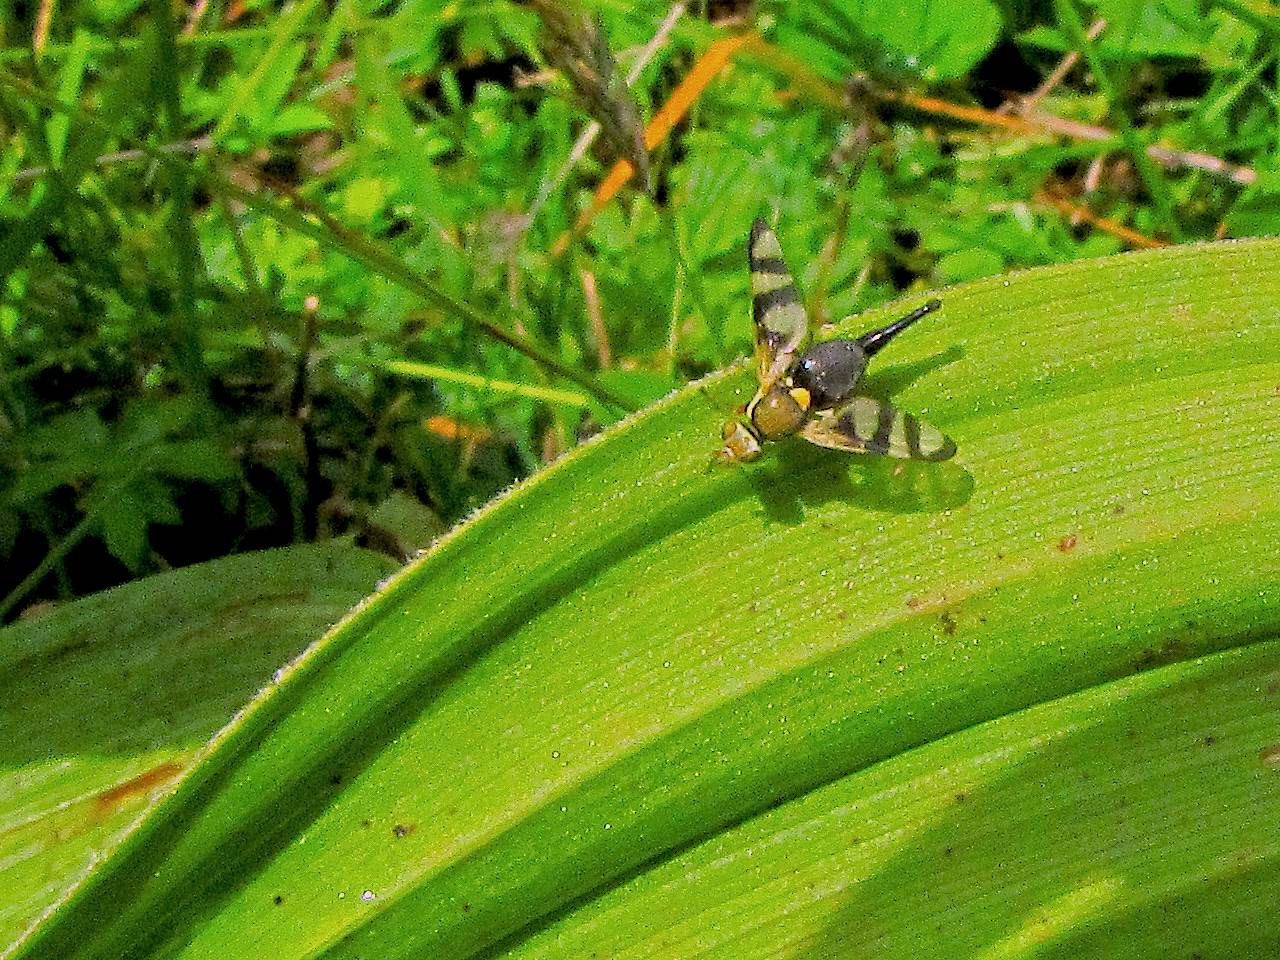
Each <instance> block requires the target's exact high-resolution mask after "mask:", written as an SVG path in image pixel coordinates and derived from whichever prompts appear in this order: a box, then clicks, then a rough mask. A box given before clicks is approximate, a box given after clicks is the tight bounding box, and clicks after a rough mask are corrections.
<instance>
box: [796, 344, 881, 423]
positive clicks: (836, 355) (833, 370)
mask: <svg viewBox="0 0 1280 960" xmlns="http://www.w3.org/2000/svg"><path fill="white" fill-rule="evenodd" d="M866 369H867V353H866V351H865V350H864V349H863V348H862V346H861V344H859V343H858V342H857V341H855V340H824V341H823V342H822V343H815V344H814V345H813V346H812V347H810V348H809V349H808V350H806V351H805V352H804V354H803V355H801V357H800V359H799V360H798V361H797V362H796V365H795V369H793V370H792V371H791V382H792V384H794V385H795V386H796V387H800V388H802V389H804V390H807V391H809V396H810V402H811V405H812V407H813V409H815V410H830V409H831V408H832V407H834V406H836V405H837V404H839V403H842V402H843V401H844V400H846V399H847V398H848V397H850V396H851V395H852V394H853V390H854V388H855V387H856V386H857V385H858V381H859V380H861V379H862V373H863V371H864V370H866Z"/></svg>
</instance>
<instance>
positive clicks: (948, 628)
mask: <svg viewBox="0 0 1280 960" xmlns="http://www.w3.org/2000/svg"><path fill="white" fill-rule="evenodd" d="M939 619H940V620H941V621H942V632H943V633H945V634H946V635H947V636H948V637H954V636H955V635H956V615H955V614H954V613H952V612H951V611H950V610H944V611H942V616H941V617H940V618H939Z"/></svg>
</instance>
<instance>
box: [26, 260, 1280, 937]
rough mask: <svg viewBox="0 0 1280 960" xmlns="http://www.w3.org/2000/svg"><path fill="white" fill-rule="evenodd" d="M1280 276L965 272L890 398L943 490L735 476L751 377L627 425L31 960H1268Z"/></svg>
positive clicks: (494, 530)
mask: <svg viewBox="0 0 1280 960" xmlns="http://www.w3.org/2000/svg"><path fill="white" fill-rule="evenodd" d="M1278 265H1280V241H1275V240H1258V241H1246V242H1238V243H1227V244H1216V245H1210V246H1202V247H1179V248H1171V249H1167V250H1160V251H1154V252H1144V253H1138V254H1131V255H1126V256H1121V257H1115V258H1111V259H1107V260H1100V261H1093V262H1084V263H1075V264H1071V265H1067V266H1060V267H1050V268H1045V269H1038V270H1032V271H1028V272H1025V273H1021V274H1014V275H1007V276H1002V277H995V278H991V279H988V280H984V281H980V282H977V283H974V284H971V285H968V286H964V287H957V288H955V289H952V290H949V291H946V292H945V293H943V294H942V299H943V302H944V304H945V309H944V311H943V312H942V313H941V314H940V315H939V316H938V317H937V318H931V319H930V321H929V322H928V323H922V324H920V325H919V326H917V327H915V328H913V329H912V330H911V331H910V333H909V334H906V335H904V336H903V337H902V338H901V339H900V340H899V341H896V342H895V343H894V345H893V348H892V350H891V351H887V352H886V354H885V355H881V356H880V357H877V360H876V366H875V372H874V374H873V375H872V377H871V378H870V382H869V384H868V390H869V392H871V393H873V394H879V395H881V396H892V397H893V398H894V399H895V402H896V403H897V404H899V405H900V406H901V407H902V408H903V409H905V410H911V411H913V412H916V413H919V414H921V415H922V416H926V417H927V418H928V419H929V420H930V421H931V422H933V423H935V424H936V425H937V426H939V427H940V428H942V429H944V430H945V431H947V432H948V433H949V434H950V435H951V436H952V437H953V438H954V439H955V440H956V442H957V443H958V445H959V450H960V452H959V456H958V457H957V459H956V461H955V462H952V463H948V464H940V465H927V464H914V465H913V464H907V465H905V466H904V465H900V464H894V463H886V462H883V461H880V460H873V459H860V458H857V457H849V456H842V455H836V454H832V453H830V452H829V451H824V450H819V449H816V448H812V447H809V446H807V445H804V444H802V443H800V442H795V443H784V444H777V445H775V449H774V451H773V452H772V454H771V456H770V457H769V458H768V459H766V460H765V461H762V462H761V463H759V464H757V465H755V466H753V467H750V468H745V469H735V470H725V469H712V468H711V466H710V463H709V460H710V454H711V451H712V450H713V449H714V448H715V446H716V445H717V440H718V434H719V424H720V422H721V421H722V420H723V419H724V418H725V417H726V416H727V415H729V414H730V413H731V412H732V411H733V409H734V408H735V407H736V406H737V405H738V404H741V403H742V402H743V401H744V400H745V399H747V397H748V396H749V394H750V390H751V387H752V383H751V378H750V375H749V373H748V371H747V367H746V365H745V364H743V365H740V366H738V367H735V368H734V369H732V370H730V371H728V372H726V373H723V374H718V375H716V376H713V377H711V378H708V379H707V380H706V381H704V382H702V383H701V384H698V385H695V386H693V387H691V388H689V389H686V390H684V391H681V392H680V393H677V394H675V395H674V396H672V397H671V398H669V399H667V400H664V401H662V402H661V403H659V404H658V405H657V406H655V407H654V408H651V409H650V410H648V411H646V412H645V413H644V414H642V415H639V416H636V417H633V418H631V419H629V420H627V421H624V422H623V423H622V424H621V425H619V426H618V427H617V428H615V429H613V430H612V431H610V432H609V433H608V434H606V435H605V437H603V438H602V439H601V440H599V441H597V442H594V443H590V444H587V445H586V446H584V447H583V448H581V449H579V450H576V451H574V452H573V453H571V454H569V455H568V456H566V457H564V458H563V459H562V460H561V461H559V462H558V463H557V465H556V466H555V467H553V468H552V469H549V470H547V471H546V472H544V473H543V474H541V475H540V476H539V477H537V478H535V479H534V480H533V481H531V482H529V483H527V484H525V485H523V486H521V487H519V488H517V489H516V490H515V491H514V492H513V493H512V494H510V495H509V496H507V497H506V498H505V499H503V500H502V501H500V502H499V503H497V504H495V505H493V506H492V507H490V508H488V509H485V510H483V511H481V512H480V513H479V514H478V515H477V516H476V517H474V518H473V519H472V520H471V521H470V522H469V523H467V524H466V525H464V526H463V527H462V528H460V529H459V530H457V531H455V532H454V533H453V534H451V535H449V536H446V537H445V538H444V539H443V540H442V541H441V542H440V543H439V544H438V545H437V546H436V547H435V548H434V549H433V550H432V552H431V553H430V554H428V555H427V556H426V557H425V558H424V559H423V560H422V561H421V562H420V563H418V564H415V565H414V566H412V567H410V568H409V569H408V570H407V571H405V572H404V573H403V574H401V575H400V576H398V577H397V578H396V579H395V581H394V582H393V583H392V584H391V585H390V586H389V587H388V589H386V590H385V591H384V592H382V593H381V594H380V595H379V596H378V597H376V598H374V599H373V600H372V601H371V602H370V603H368V604H366V605H365V606H363V607H362V608H361V609H360V610H359V611H357V612H356V613H355V614H354V615H353V616H352V617H350V618H349V619H348V620H346V621H345V622H344V623H343V624H341V625H340V626H339V627H338V628H336V629H335V630H334V631H333V632H332V633H331V634H330V635H329V636H328V638H327V639H326V640H325V641H324V642H323V643H322V644H321V645H319V646H318V647H316V648H315V649H313V650H312V651H310V652H309V653H308V655H307V656H305V657H304V658H303V659H302V660H300V661H299V662H298V663H297V664H296V665H295V666H294V667H292V668H291V669H289V670H288V671H286V672H285V673H284V674H283V675H282V677H281V678H280V681H279V683H277V684H274V685H273V686H272V687H271V688H270V689H268V690H267V691H265V692H264V694H263V695H262V696H261V697H260V698H259V699H257V700H256V701H255V702H254V704H253V705H252V706H251V707H250V708H249V709H247V710H246V711H245V712H244V713H242V714H241V715H239V716H238V717H237V718H236V720H235V721H234V722H233V723H232V725H231V726H230V727H228V729H227V730H226V731H225V732H224V734H223V735H222V736H221V737H220V738H219V741H218V743H217V745H216V748H215V749H214V750H213V751H212V752H210V753H209V754H208V755H207V756H206V757H205V759H204V760H203V762H202V763H200V764H199V765H198V766H196V767H194V768H193V769H192V770H191V771H190V772H189V773H188V774H187V775H186V776H185V778H184V779H183V780H182V781H181V782H180V783H179V785H178V786H177V788H176V790H175V791H174V792H173V794H172V795H171V796H170V797H168V798H167V799H166V801H165V802H164V803H163V804H161V805H160V806H159V807H157V808H156V809H155V810H154V811H153V812H152V813H151V814H150V816H149V817H148V818H147V819H146V820H145V821H144V822H143V824H142V825H141V826H140V827H139V829H138V830H137V831H136V832H134V833H133V834H132V835H131V836H130V837H129V838H128V839H127V840H126V841H125V842H124V844H123V845H122V846H121V847H120V849H119V850H118V851H117V852H116V853H115V855H114V856H113V857H112V858H111V859H110V860H108V861H107V862H106V863H104V864H103V865H102V866H101V867H100V868H99V869H98V870H96V871H95V872H94V873H93V874H91V875H90V877H89V878H88V879H87V880H86V882H85V883H84V885H83V886H81V887H80V888H79V889H78V890H77V891H76V893H75V894H74V896H73V897H72V898H71V899H70V900H69V901H68V902H66V903H65V904H63V905H62V906H61V907H60V908H59V909H58V910H56V911H54V912H53V913H52V915H51V916H50V917H49V918H48V919H47V920H46V921H45V922H44V923H43V924H42V925H41V927H40V928H38V929H37V930H36V932H35V933H34V934H33V935H32V937H31V938H30V939H29V940H28V941H27V942H26V943H25V945H24V947H23V948H22V949H20V950H18V951H17V953H16V956H19V957H23V958H25V960H30V958H50V960H52V958H58V960H66V958H99V957H101V958H107V957H110V958H113V960H115V958H122V957H128V958H142V957H184V958H194V957H215V956H216V957H249V956H254V957H257V956H264V955H266V956H272V957H281V958H289V957H299V958H301V957H325V958H326V960H337V958H355V957H378V958H382V960H398V958H406V960H407V958H410V957H415V958H416V957H432V958H460V957H480V956H484V957H497V956H533V955H537V954H539V953H542V954H546V955H555V956H590V955H592V954H593V953H594V954H596V955H598V956H620V955H633V956H671V957H688V956H692V955H714V956H724V957H735V958H742V957H763V956H778V955H779V954H781V955H785V956H800V957H812V958H815V960H816V958H818V957H830V956H833V955H853V956H864V955H865V956H878V957H913V958H914V957H918V956H945V957H954V956H985V957H1001V958H1005V957H1022V956H1031V955H1037V956H1044V955H1046V954H1048V955H1055V956H1064V957H1065V956H1071V957H1082V956H1084V957H1140V956H1149V955H1153V954H1154V955H1169V954H1170V953H1175V952H1180V953H1183V954H1185V955H1190V954H1192V953H1194V952H1197V951H1199V952H1201V953H1203V954H1204V955H1206V956H1211V955H1219V956H1232V957H1251V956H1257V957H1260V958H1261V957H1272V956H1273V955H1274V950H1273V949H1272V948H1273V946H1274V942H1275V939H1276V937H1277V936H1278V935H1280V921H1277V919H1276V917H1275V915H1274V910H1273V909H1271V907H1272V906H1273V904H1274V890H1275V889H1276V884H1277V880H1280V834H1277V833H1276V832H1275V831H1274V830H1272V829H1270V828H1269V827H1268V825H1269V824H1273V823H1275V822H1277V819H1280V761H1278V760H1277V757H1278V756H1280V747H1278V746H1277V740H1280V737H1278V736H1277V733H1276V731H1277V729H1280V727H1278V726H1277V723H1276V719H1277V712H1278V711H1280V698H1278V695H1277V692H1278V691H1280V678H1277V677H1276V672H1275V666H1274V664H1275V662H1276V660H1275V654H1276V652H1277V644H1276V643H1275V640H1276V638H1277V637H1280V588H1278V586H1277V584H1280V552H1277V551H1276V550H1275V549H1274V544H1276V543H1277V542H1280V495H1278V494H1277V489H1276V483H1275V478H1276V477H1277V476H1278V475H1280V447H1278V446H1277V444H1276V442H1275V424H1276V422H1277V418H1278V417H1280V393H1278V391H1277V385H1280V270H1278V269H1277V266H1278ZM1242 291H1243V292H1244V293H1242ZM1246 294H1247V296H1246ZM913 302H914V299H913ZM899 311H900V307H899V306H893V307H890V308H887V309H884V310H877V311H874V312H873V313H871V314H869V315H865V316H861V317H858V318H855V319H854V320H853V321H851V322H850V323H849V324H848V327H847V329H846V330H844V331H842V332H850V331H852V330H862V329H866V328H867V327H870V326H872V325H874V324H875V323H877V322H880V321H883V320H885V319H887V318H889V317H891V316H896V315H898V314H899ZM899 467H903V468H902V469H899ZM1158 668H1162V669H1158ZM1153 945H1154V946H1153ZM1175 946H1176V950H1175ZM1162 948H1163V949H1162Z"/></svg>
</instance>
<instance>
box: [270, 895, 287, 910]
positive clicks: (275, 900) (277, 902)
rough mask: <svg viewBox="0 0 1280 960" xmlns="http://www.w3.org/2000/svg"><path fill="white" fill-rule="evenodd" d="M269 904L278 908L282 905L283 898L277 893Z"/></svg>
mask: <svg viewBox="0 0 1280 960" xmlns="http://www.w3.org/2000/svg"><path fill="white" fill-rule="evenodd" d="M271 902H272V903H274V904H275V905H276V906H277V907H278V906H280V904H282V903H284V897H282V896H280V894H278V893H277V894H276V895H275V896H274V897H272V898H271Z"/></svg>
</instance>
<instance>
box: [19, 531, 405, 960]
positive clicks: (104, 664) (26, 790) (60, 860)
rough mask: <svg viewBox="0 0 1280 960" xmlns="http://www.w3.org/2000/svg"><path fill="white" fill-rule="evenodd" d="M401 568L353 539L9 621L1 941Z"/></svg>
mask: <svg viewBox="0 0 1280 960" xmlns="http://www.w3.org/2000/svg"><path fill="white" fill-rule="evenodd" d="M393 567H394V564H393V562H392V561H391V560H389V559H388V558H386V557H382V556H379V555H378V554H374V553H370V552H368V551H365V550H357V549H355V548H352V547H349V546H345V545H340V544H329V545H326V546H323V547H310V546H308V547H290V548H288V549H285V550H267V551H263V552H261V553H253V554H243V555H241V556H236V557H229V558H227V559H223V560H217V561H214V562H212V563H205V564H200V565H198V566H193V567H187V568H186V569H183V570H177V571H173V572H171V573H164V574H160V575H158V576H154V577H148V578H146V579H144V580H138V581H135V582H133V583H130V584H128V585H126V586H123V587H119V588H118V589H115V590H108V591H106V592H105V593H99V594H96V595H94V596H92V597H86V598H85V599H83V600H77V601H75V602H74V603H69V604H66V605H65V606H62V607H59V608H57V609H56V610H54V611H53V612H52V613H48V614H45V615H43V616H40V617H37V618H34V619H31V620H27V621H23V622H20V623H17V624H14V625H12V626H9V627H6V628H5V629H3V630H0V757H2V758H3V769H2V770H0V889H3V890H5V892H6V893H5V896H4V897H3V898H0V950H2V949H4V946H6V945H8V944H10V943H11V942H12V941H13V940H14V938H15V937H16V936H17V935H18V934H19V933H20V932H21V931H22V929H23V928H24V927H26V926H27V925H29V924H30V923H31V922H32V921H34V920H35V919H36V917H38V916H39V914H40V913H41V912H42V911H43V910H44V909H46V908H47V907H48V906H49V904H50V903H51V902H52V901H53V899H54V898H55V897H57V896H59V895H60V894H61V893H62V892H63V891H65V890H66V889H67V888H68V887H69V886H70V885H71V883H72V882H73V881H75V880H76V879H78V878H79V876H80V875H81V874H82V873H83V872H84V871H85V870H86V869H87V868H88V867H89V866H90V865H91V864H92V863H93V862H94V860H95V859H97V858H98V857H100V856H101V854H102V853H104V852H105V851H106V850H108V849H110V848H111V847H112V846H114V845H115V843H116V842H117V841H118V839H119V837H120V835H121V833H122V831H123V830H124V829H125V828H126V827H128V826H129V824H131V823H132V822H134V821H135V820H136V819H137V818H138V816H139V814H140V813H141V812H142V811H143V810H145V809H146V808H147V807H148V806H149V805H150V804H151V803H152V802H154V801H155V800H156V799H157V798H158V796H159V794H160V793H161V792H162V790H163V789H164V788H166V787H168V786H170V785H171V783H172V781H173V779H174V778H175V777H176V776H177V775H178V774H179V773H180V772H181V771H182V770H183V769H185V768H186V767H187V766H189V765H190V763H191V762H192V759H193V758H194V756H195V755H196V752H197V751H198V750H199V748H200V747H201V746H202V745H203V744H204V743H205V741H206V740H208V738H209V736H210V735H211V734H212V733H213V732H214V731H215V730H217V728H218V727H220V726H222V725H223V724H224V723H225V722H226V721H227V720H228V719H229V718H230V717H231V715H232V714H233V713H234V712H235V710H236V709H238V708H239V707H240V706H241V705H242V704H244V702H245V701H246V700H248V699H249V698H250V697H251V696H252V695H253V693H254V692H255V691H257V690H259V689H261V687H262V685H263V684H264V683H266V682H267V681H268V680H269V679H270V678H271V674H272V671H273V670H275V669H276V668H277V667H278V666H280V665H281V664H282V663H284V662H286V661H287V660H289V659H290V658H292V657H294V656H296V655H297V654H298V653H299V652H300V651H301V650H302V649H303V647H304V646H305V645H306V644H307V643H308V642H310V641H311V640H312V639H314V638H315V637H316V636H317V635H318V634H319V632H320V631H321V630H323V629H324V628H325V627H326V626H328V625H329V624H331V623H333V622H334V621H335V620H336V619H338V618H339V617H340V616H341V615H342V613H343V612H344V611H346V610H347V609H348V608H349V607H350V606H351V605H352V604H353V603H355V602H356V600H358V599H359V598H360V597H361V596H362V595H363V594H364V593H366V592H367V591H368V590H369V589H370V588H371V587H372V586H373V585H374V583H375V582H376V581H377V579H378V578H379V577H381V576H384V575H386V573H388V572H389V571H390V570H391V569H392V568H393Z"/></svg>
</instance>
